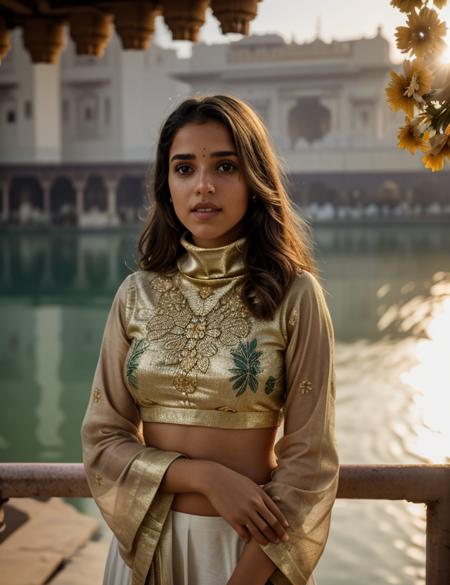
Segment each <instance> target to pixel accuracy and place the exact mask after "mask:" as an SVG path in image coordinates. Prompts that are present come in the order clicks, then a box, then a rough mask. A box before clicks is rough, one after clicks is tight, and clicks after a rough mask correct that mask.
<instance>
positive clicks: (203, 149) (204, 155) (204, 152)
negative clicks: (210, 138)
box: [202, 147, 206, 158]
mask: <svg viewBox="0 0 450 585" xmlns="http://www.w3.org/2000/svg"><path fill="white" fill-rule="evenodd" d="M202 158H206V148H205V147H203V148H202Z"/></svg>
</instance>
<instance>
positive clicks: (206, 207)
mask: <svg viewBox="0 0 450 585" xmlns="http://www.w3.org/2000/svg"><path fill="white" fill-rule="evenodd" d="M219 210H220V207H217V205H214V203H197V205H195V206H194V207H193V208H192V210H191V211H200V212H201V211H219Z"/></svg>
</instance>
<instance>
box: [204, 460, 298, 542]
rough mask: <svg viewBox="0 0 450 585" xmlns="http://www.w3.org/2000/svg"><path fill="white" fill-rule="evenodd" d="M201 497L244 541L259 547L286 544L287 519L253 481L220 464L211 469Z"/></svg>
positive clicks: (215, 464) (287, 538)
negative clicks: (256, 544)
mask: <svg viewBox="0 0 450 585" xmlns="http://www.w3.org/2000/svg"><path fill="white" fill-rule="evenodd" d="M203 493H204V495H205V496H206V497H207V498H208V499H209V501H210V502H211V505H212V506H214V508H215V509H216V510H217V512H218V513H219V514H220V515H221V516H222V518H223V519H224V520H226V521H227V522H228V524H230V526H232V527H233V528H234V530H235V531H236V532H237V533H238V534H239V536H240V537H241V538H243V539H244V540H247V541H248V540H249V535H251V536H253V538H254V539H255V540H256V542H258V543H259V544H261V545H264V544H268V542H274V543H277V542H279V540H280V539H281V540H284V541H286V540H289V537H288V535H287V534H286V531H285V528H286V527H287V526H288V522H287V520H286V518H285V517H284V516H283V514H282V513H281V511H280V509H279V508H278V506H277V505H276V504H275V502H274V501H273V500H272V498H271V497H270V496H269V495H268V494H266V493H265V491H264V490H263V489H262V488H261V487H259V485H258V484H256V483H255V482H254V481H253V480H251V479H250V478H248V477H246V476H245V475H242V474H240V473H238V472H237V471H233V470H232V469H229V468H228V467H226V466H224V465H221V464H220V463H214V464H213V466H212V467H210V473H208V474H207V477H205V480H204V483H203Z"/></svg>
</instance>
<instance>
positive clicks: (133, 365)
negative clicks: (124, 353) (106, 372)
mask: <svg viewBox="0 0 450 585" xmlns="http://www.w3.org/2000/svg"><path fill="white" fill-rule="evenodd" d="M148 346H149V344H148V343H147V341H146V340H145V339H137V340H136V339H135V340H134V345H133V349H132V350H131V354H130V358H129V360H128V365H127V378H128V382H129V384H130V386H133V388H134V389H135V390H137V387H138V380H137V375H136V370H137V367H138V365H139V358H140V357H141V355H142V354H143V353H144V351H145V350H146V349H147V348H148Z"/></svg>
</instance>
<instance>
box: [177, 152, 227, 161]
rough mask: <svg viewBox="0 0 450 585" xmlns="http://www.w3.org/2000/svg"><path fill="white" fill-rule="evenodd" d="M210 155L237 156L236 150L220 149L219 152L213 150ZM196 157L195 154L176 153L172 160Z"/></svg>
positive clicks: (193, 158) (214, 156) (215, 156)
mask: <svg viewBox="0 0 450 585" xmlns="http://www.w3.org/2000/svg"><path fill="white" fill-rule="evenodd" d="M210 156H211V157H212V158H220V157H222V156H235V157H236V158H237V154H236V153H235V152H234V150H218V151H217V152H212V153H211V155H210ZM196 158H197V157H196V156H195V154H174V155H173V157H172V158H171V159H170V162H172V161H174V160H195V159H196Z"/></svg>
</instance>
